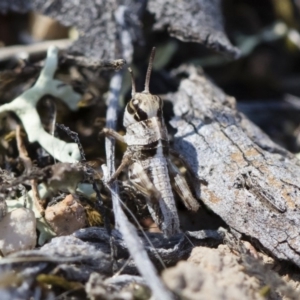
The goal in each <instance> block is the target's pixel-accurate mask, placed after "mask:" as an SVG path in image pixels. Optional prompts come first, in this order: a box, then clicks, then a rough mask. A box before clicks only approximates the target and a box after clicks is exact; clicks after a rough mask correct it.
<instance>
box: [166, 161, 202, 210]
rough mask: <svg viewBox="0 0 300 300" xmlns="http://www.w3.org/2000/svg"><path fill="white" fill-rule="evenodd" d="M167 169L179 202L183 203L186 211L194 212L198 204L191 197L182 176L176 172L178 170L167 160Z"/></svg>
mask: <svg viewBox="0 0 300 300" xmlns="http://www.w3.org/2000/svg"><path fill="white" fill-rule="evenodd" d="M168 169H169V173H170V176H171V178H172V179H173V180H174V183H173V186H174V189H175V190H176V192H177V193H178V195H179V196H180V198H181V200H182V201H183V203H184V205H185V206H186V208H187V209H189V210H192V211H194V212H196V211H197V210H198V209H199V207H200V204H199V203H198V201H197V200H196V199H195V198H194V196H193V195H192V192H191V190H190V188H189V186H188V184H187V182H186V180H185V178H184V176H182V174H181V173H180V171H179V170H178V168H177V167H176V166H175V165H174V164H173V163H172V161H171V160H170V159H169V158H168Z"/></svg>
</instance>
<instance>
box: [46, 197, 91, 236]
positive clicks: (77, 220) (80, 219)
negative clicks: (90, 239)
mask: <svg viewBox="0 0 300 300" xmlns="http://www.w3.org/2000/svg"><path fill="white" fill-rule="evenodd" d="M76 199H77V197H76V195H68V196H67V197H66V198H65V199H64V200H62V201H61V202H59V203H57V204H55V205H53V206H49V207H47V209H46V210H45V219H46V220H47V222H48V224H49V225H50V226H51V228H52V229H53V231H54V232H55V233H56V234H57V235H59V236H61V235H69V234H72V233H73V232H74V231H76V230H78V229H80V228H83V227H85V226H86V224H87V217H86V213H85V210H84V207H83V206H82V205H81V204H80V203H79V201H77V200H76Z"/></svg>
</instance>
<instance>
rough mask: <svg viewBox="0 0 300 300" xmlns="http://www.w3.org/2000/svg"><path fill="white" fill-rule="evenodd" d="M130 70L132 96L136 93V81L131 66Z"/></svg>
mask: <svg viewBox="0 0 300 300" xmlns="http://www.w3.org/2000/svg"><path fill="white" fill-rule="evenodd" d="M128 71H129V73H130V76H131V96H132V97H134V95H135V93H136V87H135V82H134V76H133V71H132V69H131V68H128Z"/></svg>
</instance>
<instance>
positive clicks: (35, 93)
mask: <svg viewBox="0 0 300 300" xmlns="http://www.w3.org/2000/svg"><path fill="white" fill-rule="evenodd" d="M57 67H58V49H57V48H56V47H49V49H48V51H47V58H46V61H45V65H44V67H43V69H42V71H41V74H40V76H39V77H38V79H37V81H36V83H35V84H34V86H33V87H31V88H30V89H28V90H27V91H25V92H24V93H23V94H21V95H20V96H19V97H17V98H16V99H14V100H13V101H12V102H10V103H7V104H4V105H2V106H0V113H3V112H7V111H13V112H14V113H15V114H16V115H17V116H18V117H19V118H20V120H21V122H22V124H23V127H24V129H25V131H26V133H27V136H28V140H29V142H30V143H33V142H38V143H39V144H40V145H41V146H42V147H43V148H44V149H45V150H46V151H47V152H48V153H49V154H51V155H52V156H53V157H54V158H55V159H57V160H59V161H61V162H69V163H73V162H76V161H79V160H80V151H79V148H78V145H77V144H76V143H66V142H64V141H62V140H60V139H58V138H56V137H54V136H52V135H51V134H49V133H48V132H46V131H45V130H44V128H43V126H42V123H41V119H40V116H39V114H38V112H37V110H36V105H37V103H38V101H39V100H40V99H41V98H42V97H43V96H45V95H51V96H53V97H55V98H59V99H61V100H62V101H63V102H64V103H66V104H67V105H68V107H69V108H70V109H71V110H76V109H77V104H78V102H79V101H80V99H81V96H80V95H79V94H78V93H76V92H74V91H73V89H72V87H70V86H69V85H66V84H65V83H63V82H62V81H60V80H56V79H53V77H54V74H55V72H56V70H57Z"/></svg>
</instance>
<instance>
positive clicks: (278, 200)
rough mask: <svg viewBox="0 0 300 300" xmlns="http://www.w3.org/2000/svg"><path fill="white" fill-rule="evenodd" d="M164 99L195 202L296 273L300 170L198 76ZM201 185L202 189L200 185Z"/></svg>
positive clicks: (194, 74) (192, 72) (228, 99)
mask: <svg viewBox="0 0 300 300" xmlns="http://www.w3.org/2000/svg"><path fill="white" fill-rule="evenodd" d="M189 72H190V76H189V78H188V79H185V80H183V81H182V82H181V84H180V87H179V90H178V92H177V93H175V94H172V95H170V98H171V99H172V101H173V103H174V112H175V117H174V119H173V120H172V121H171V125H172V126H173V127H174V128H177V129H178V132H177V134H176V136H175V138H176V139H175V145H174V146H175V148H176V149H177V150H178V151H179V152H181V154H183V155H184V156H185V157H186V159H187V161H188V163H189V164H190V165H191V167H192V168H193V170H194V171H195V173H197V177H198V179H199V180H198V181H197V183H198V187H197V190H198V196H200V198H201V200H202V201H203V202H204V203H205V205H207V206H208V207H209V208H210V209H211V210H213V211H214V212H215V213H216V214H218V215H219V216H220V217H221V218H222V219H223V220H224V221H225V222H226V223H227V224H228V225H229V226H230V227H231V228H233V229H235V230H236V231H238V232H240V233H243V234H245V235H246V236H248V237H251V238H252V239H257V240H258V241H259V242H260V243H261V245H263V247H264V248H265V249H267V250H269V251H270V253H271V254H272V255H274V256H275V257H277V258H278V259H284V260H289V261H292V262H293V263H295V264H296V265H298V266H300V236H299V233H300V229H299V228H300V226H299V225H300V215H299V213H300V210H299V204H300V199H299V196H300V183H299V178H300V163H299V161H298V160H297V159H296V158H295V157H294V155H292V154H291V153H289V152H288V151H286V150H284V149H282V148H281V147H279V146H278V145H276V144H275V143H273V142H272V141H271V140H270V139H269V138H268V136H267V135H265V134H264V133H263V132H262V131H261V130H260V129H259V128H258V127H256V126H255V125H254V124H252V123H251V122H250V121H249V120H248V119H247V118H246V117H245V116H244V115H242V114H241V113H239V112H238V111H237V110H236V108H235V101H234V99H233V98H232V97H228V96H227V95H225V94H224V93H223V92H222V91H221V90H220V89H219V88H217V87H216V86H215V85H214V84H212V83H211V82H210V81H209V80H207V79H206V78H205V76H204V75H202V74H197V72H196V70H195V69H191V70H190V71H189ZM199 183H200V184H199Z"/></svg>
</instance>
